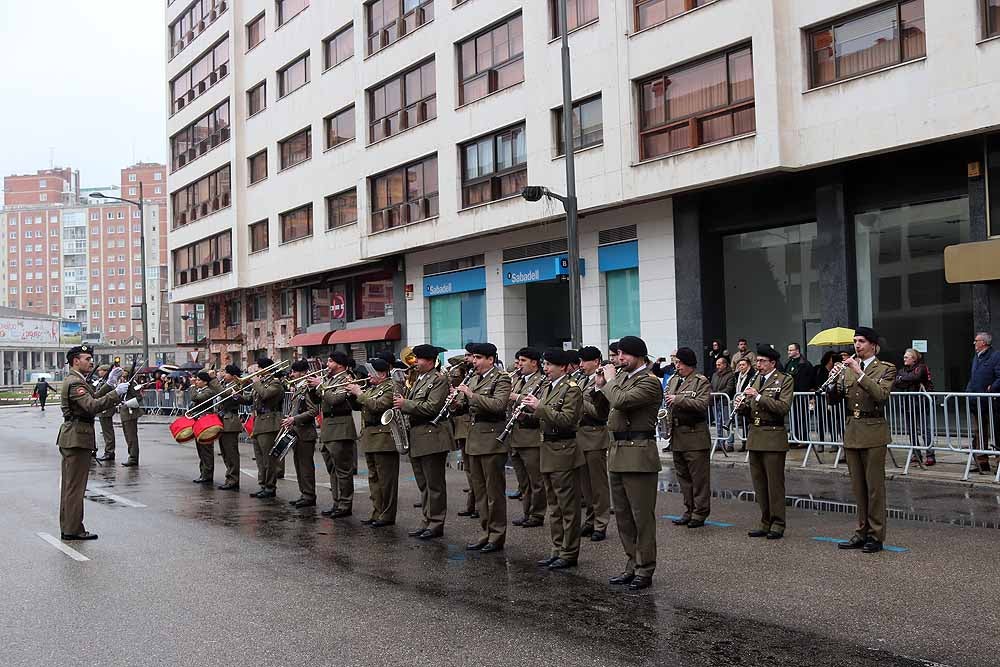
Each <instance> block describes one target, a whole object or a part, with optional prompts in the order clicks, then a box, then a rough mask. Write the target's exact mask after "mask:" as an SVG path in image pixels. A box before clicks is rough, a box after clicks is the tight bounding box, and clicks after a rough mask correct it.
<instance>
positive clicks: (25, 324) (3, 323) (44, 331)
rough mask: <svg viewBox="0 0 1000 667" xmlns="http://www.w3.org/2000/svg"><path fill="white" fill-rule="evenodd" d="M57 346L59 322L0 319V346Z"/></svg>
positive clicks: (11, 318)
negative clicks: (40, 344) (41, 344)
mask: <svg viewBox="0 0 1000 667" xmlns="http://www.w3.org/2000/svg"><path fill="white" fill-rule="evenodd" d="M39 343H43V344H49V345H58V344H59V320H32V319H21V318H13V317H0V344H6V345H11V344H22V345H35V344H39Z"/></svg>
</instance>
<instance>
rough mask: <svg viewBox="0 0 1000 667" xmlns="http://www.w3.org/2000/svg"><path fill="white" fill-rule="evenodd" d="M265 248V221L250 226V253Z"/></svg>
mask: <svg viewBox="0 0 1000 667" xmlns="http://www.w3.org/2000/svg"><path fill="white" fill-rule="evenodd" d="M265 248H267V220H261V221H260V222H255V223H253V224H252V225H250V252H258V251H260V250H264V249H265Z"/></svg>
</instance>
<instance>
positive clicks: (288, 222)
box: [281, 204, 313, 243]
mask: <svg viewBox="0 0 1000 667" xmlns="http://www.w3.org/2000/svg"><path fill="white" fill-rule="evenodd" d="M312 212H313V211H312V204H306V205H305V206H300V207H299V208H296V209H293V210H291V211H287V212H285V213H282V214H281V242H282V243H288V242H289V241H296V240H298V239H304V238H306V237H308V236H312V233H313V220H312Z"/></svg>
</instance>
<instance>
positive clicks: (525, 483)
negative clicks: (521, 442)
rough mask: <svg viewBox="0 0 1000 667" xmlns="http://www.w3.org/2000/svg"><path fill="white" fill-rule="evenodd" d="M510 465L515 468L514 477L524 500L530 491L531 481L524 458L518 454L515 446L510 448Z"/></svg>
mask: <svg viewBox="0 0 1000 667" xmlns="http://www.w3.org/2000/svg"><path fill="white" fill-rule="evenodd" d="M510 465H511V467H512V468H513V469H514V478H515V479H517V492H518V493H519V494H521V500H522V501H523V500H524V497H525V495H527V494H528V493H529V492H530V491H529V486H530V484H531V482H530V481H529V480H528V469H527V468H526V467H525V465H524V459H522V458H521V457H520V456H519V455H518V453H517V450H516V449H514V448H513V447H511V448H510Z"/></svg>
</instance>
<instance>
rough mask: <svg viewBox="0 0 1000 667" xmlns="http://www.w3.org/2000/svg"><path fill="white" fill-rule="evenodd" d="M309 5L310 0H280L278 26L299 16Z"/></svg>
mask: <svg viewBox="0 0 1000 667" xmlns="http://www.w3.org/2000/svg"><path fill="white" fill-rule="evenodd" d="M308 6H309V0H278V27H281V26H283V25H285V24H286V23H288V22H289V21H291V20H292V19H293V18H295V17H296V16H298V14H299V12H301V11H303V10H304V9H305V8H306V7H308Z"/></svg>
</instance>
